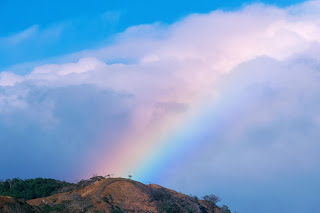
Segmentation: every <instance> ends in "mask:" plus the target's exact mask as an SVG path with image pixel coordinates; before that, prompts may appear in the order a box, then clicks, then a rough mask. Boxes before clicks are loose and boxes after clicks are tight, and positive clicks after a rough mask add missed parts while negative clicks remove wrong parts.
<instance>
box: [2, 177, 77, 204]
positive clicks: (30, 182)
mask: <svg viewBox="0 0 320 213" xmlns="http://www.w3.org/2000/svg"><path fill="white" fill-rule="evenodd" d="M70 185H72V184H70V183H67V182H63V181H57V180H54V179H45V178H36V179H27V180H21V179H19V178H13V179H8V180H6V181H0V195H3V196H11V197H16V198H20V199H23V200H30V199H35V198H39V197H47V196H50V195H52V194H55V193H57V192H58V191H59V190H61V189H62V188H64V187H67V186H70Z"/></svg>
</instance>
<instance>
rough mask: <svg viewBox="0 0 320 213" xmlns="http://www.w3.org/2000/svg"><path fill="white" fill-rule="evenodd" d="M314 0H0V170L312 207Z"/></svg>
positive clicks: (318, 38) (267, 205)
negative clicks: (107, 178)
mask: <svg viewBox="0 0 320 213" xmlns="http://www.w3.org/2000/svg"><path fill="white" fill-rule="evenodd" d="M319 53H320V1H260V2H256V1H219V2H218V1H209V0H208V1H206V0H203V1H201V0H199V1H191V0H185V1H174V2H172V1H166V0H165V1H161V2H159V1H150V0H149V1H144V0H139V1H108V2H107V1H100V0H97V1H94V2H88V1H83V0H81V1H79V0H78V1H73V0H70V1H67V2H66V1H61V0H57V1H54V2H52V3H50V2H47V1H40V0H39V1H36V0H34V1H32V0H31V1H28V2H26V1H22V0H21V1H19V0H16V1H7V0H0V148H1V149H0V152H1V154H0V162H2V163H0V171H1V173H0V179H7V178H13V177H20V178H35V177H50V178H56V179H60V180H67V181H78V180H81V179H83V178H89V177H91V176H92V175H93V174H98V175H107V174H114V175H115V176H122V177H126V176H128V175H129V174H130V175H132V176H133V179H135V180H137V181H141V182H143V183H156V184H160V185H163V186H165V187H169V188H172V189H174V190H177V191H180V192H183V193H185V194H193V195H197V196H198V197H201V196H203V195H206V194H215V195H218V196H219V197H221V198H222V201H221V202H220V203H219V204H221V205H222V204H225V205H227V206H229V208H230V209H231V210H232V211H237V212H238V213H241V212H243V213H255V212H260V213H266V212H292V213H295V212H297V213H298V212H315V211H317V207H318V203H319V198H318V196H317V193H318V192H319V190H320V183H319V181H318V180H319V178H320V157H319V155H318V150H319V148H320V143H319V138H320V133H319V131H318V130H319V128H320V111H319V108H320V84H319V81H320V58H319V55H320V54H319Z"/></svg>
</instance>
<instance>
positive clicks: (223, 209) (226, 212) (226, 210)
mask: <svg viewBox="0 0 320 213" xmlns="http://www.w3.org/2000/svg"><path fill="white" fill-rule="evenodd" d="M221 210H222V213H231V211H230V209H229V208H228V206H226V205H223V206H222V207H221Z"/></svg>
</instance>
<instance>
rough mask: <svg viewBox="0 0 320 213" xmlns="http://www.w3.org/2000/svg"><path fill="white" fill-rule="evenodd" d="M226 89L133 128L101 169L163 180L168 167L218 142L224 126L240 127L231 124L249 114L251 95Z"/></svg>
mask: <svg viewBox="0 0 320 213" xmlns="http://www.w3.org/2000/svg"><path fill="white" fill-rule="evenodd" d="M226 93H227V94H228V95H226V96H223V97H222V96H221V97H217V98H211V99H208V98H201V99H198V100H196V101H194V102H193V103H192V105H193V107H192V108H191V109H189V110H188V112H187V113H181V114H179V115H176V116H170V115H168V116H164V118H163V119H161V121H160V122H157V123H156V124H153V125H152V126H150V127H149V128H147V129H143V132H141V131H140V132H138V133H136V132H134V131H135V130H133V132H132V133H131V134H128V136H127V137H125V138H124V139H123V140H122V141H121V142H119V143H118V145H117V146H116V147H115V148H114V149H113V150H112V154H111V155H109V156H107V157H106V159H104V160H103V164H102V165H100V168H99V172H100V173H102V174H104V173H106V172H108V173H113V174H115V175H117V176H123V177H126V176H127V175H128V174H132V175H133V176H134V177H135V179H136V180H140V181H142V182H149V181H151V180H152V181H153V182H157V180H159V181H160V179H161V180H163V178H165V177H167V176H166V171H167V170H169V169H170V168H171V167H174V166H177V165H179V166H181V164H179V163H178V162H179V161H180V160H183V158H186V157H188V156H189V154H190V153H194V152H196V150H197V148H198V147H203V146H206V145H208V143H215V139H218V137H219V134H220V132H222V131H223V130H225V129H227V128H228V129H239V127H235V128H230V127H231V126H235V125H239V122H237V121H238V120H243V119H242V118H241V117H247V116H250V114H249V112H250V110H249V109H248V107H250V106H251V104H249V105H248V104H246V102H249V101H250V100H249V97H247V98H246V97H243V96H241V97H240V96H236V95H235V93H234V92H232V91H230V90H229V91H226ZM239 103H244V104H239ZM245 112H248V113H245ZM240 125H241V124H240ZM228 134H232V133H228Z"/></svg>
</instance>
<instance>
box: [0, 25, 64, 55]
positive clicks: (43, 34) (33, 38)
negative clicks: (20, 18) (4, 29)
mask: <svg viewBox="0 0 320 213" xmlns="http://www.w3.org/2000/svg"><path fill="white" fill-rule="evenodd" d="M64 27H65V26H64V24H59V25H53V26H50V27H47V28H41V27H40V26H39V25H33V26H31V27H29V28H27V29H25V30H23V31H22V32H18V33H15V34H12V35H9V36H7V37H0V44H1V48H4V49H6V48H13V47H17V46H19V45H23V44H24V43H28V42H32V43H35V42H37V43H41V44H43V43H47V42H52V40H55V39H57V38H59V36H60V35H61V33H62V31H63V28H64Z"/></svg>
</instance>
